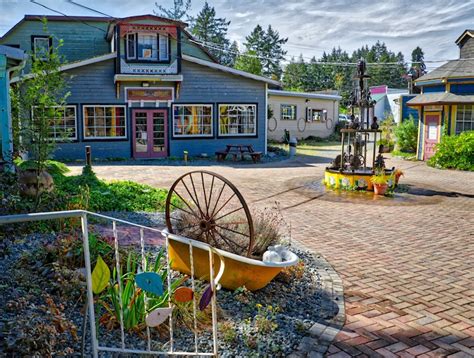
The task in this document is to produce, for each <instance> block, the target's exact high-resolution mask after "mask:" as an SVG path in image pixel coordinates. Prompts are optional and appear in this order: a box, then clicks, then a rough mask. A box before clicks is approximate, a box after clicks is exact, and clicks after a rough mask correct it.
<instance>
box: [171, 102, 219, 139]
mask: <svg viewBox="0 0 474 358" xmlns="http://www.w3.org/2000/svg"><path fill="white" fill-rule="evenodd" d="M212 119H213V113H212V104H173V137H174V138H194V137H213V135H214V133H213V129H212V128H213V120H212Z"/></svg>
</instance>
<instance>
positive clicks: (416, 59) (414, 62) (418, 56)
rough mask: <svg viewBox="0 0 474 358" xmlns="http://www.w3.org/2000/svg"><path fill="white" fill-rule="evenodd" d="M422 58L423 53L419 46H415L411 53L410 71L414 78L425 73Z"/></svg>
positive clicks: (423, 57) (423, 56)
mask: <svg viewBox="0 0 474 358" xmlns="http://www.w3.org/2000/svg"><path fill="white" fill-rule="evenodd" d="M424 60H425V54H424V52H423V50H422V49H421V47H419V46H417V47H416V48H415V49H414V50H413V51H412V53H411V68H410V73H411V74H412V76H413V78H414V79H416V78H418V77H421V76H423V75H424V74H425V73H426V65H425V61H424Z"/></svg>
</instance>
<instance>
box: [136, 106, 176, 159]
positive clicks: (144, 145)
mask: <svg viewBox="0 0 474 358" xmlns="http://www.w3.org/2000/svg"><path fill="white" fill-rule="evenodd" d="M167 113H168V111H167V110H166V109H133V113H132V118H133V123H132V125H133V157H134V158H160V157H166V155H167V146H168V138H167V127H168V126H167Z"/></svg>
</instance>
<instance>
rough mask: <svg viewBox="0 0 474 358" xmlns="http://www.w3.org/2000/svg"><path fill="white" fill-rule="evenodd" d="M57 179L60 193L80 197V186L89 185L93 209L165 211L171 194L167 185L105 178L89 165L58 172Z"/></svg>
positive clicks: (57, 188)
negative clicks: (79, 170)
mask: <svg viewBox="0 0 474 358" xmlns="http://www.w3.org/2000/svg"><path fill="white" fill-rule="evenodd" d="M54 182H55V183H56V191H57V192H58V193H59V194H63V195H69V196H75V197H76V199H78V200H79V199H81V195H80V194H81V190H83V189H84V188H85V187H87V188H89V198H88V200H87V202H88V209H89V210H92V211H164V208H165V202H166V196H167V195H168V191H167V190H165V189H157V188H153V187H152V186H149V185H145V184H139V183H135V182H132V181H111V182H106V181H104V180H101V179H99V178H97V176H96V175H95V173H94V172H93V171H92V170H91V169H90V167H87V166H86V167H84V170H83V173H82V175H77V176H64V175H55V176H54ZM81 200H82V199H81ZM73 202H74V199H73ZM175 204H176V205H177V202H175Z"/></svg>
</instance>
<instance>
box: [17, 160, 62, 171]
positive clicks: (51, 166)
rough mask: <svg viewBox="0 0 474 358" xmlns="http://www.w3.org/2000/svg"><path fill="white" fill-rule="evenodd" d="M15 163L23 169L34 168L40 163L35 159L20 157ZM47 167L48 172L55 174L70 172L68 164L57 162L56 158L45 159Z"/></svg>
mask: <svg viewBox="0 0 474 358" xmlns="http://www.w3.org/2000/svg"><path fill="white" fill-rule="evenodd" d="M15 164H16V166H17V167H18V168H20V169H21V170H28V169H34V170H36V168H37V167H38V164H36V162H35V161H34V160H21V159H18V160H16V161H15ZM44 164H45V169H46V171H47V172H48V173H50V174H51V175H55V174H66V173H68V172H69V168H68V167H67V165H66V164H64V163H61V162H57V161H55V160H47V161H45V163H44Z"/></svg>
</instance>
